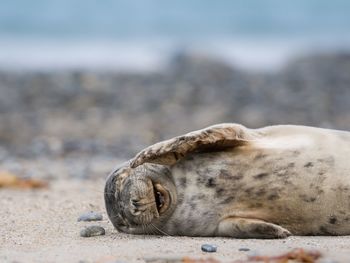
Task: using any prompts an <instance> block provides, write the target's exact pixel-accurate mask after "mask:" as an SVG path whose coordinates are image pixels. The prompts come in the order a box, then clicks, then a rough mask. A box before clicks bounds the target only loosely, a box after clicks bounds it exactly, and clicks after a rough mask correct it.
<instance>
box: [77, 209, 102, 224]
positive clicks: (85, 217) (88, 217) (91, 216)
mask: <svg viewBox="0 0 350 263" xmlns="http://www.w3.org/2000/svg"><path fill="white" fill-rule="evenodd" d="M102 218H103V217H102V214H100V213H98V212H94V211H90V212H87V213H84V214H82V215H80V216H79V218H78V222H80V221H101V220H102Z"/></svg>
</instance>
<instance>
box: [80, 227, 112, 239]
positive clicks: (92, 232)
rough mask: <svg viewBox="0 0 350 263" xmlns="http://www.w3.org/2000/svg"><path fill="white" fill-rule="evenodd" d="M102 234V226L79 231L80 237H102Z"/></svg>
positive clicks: (103, 232) (103, 231) (103, 230)
mask: <svg viewBox="0 0 350 263" xmlns="http://www.w3.org/2000/svg"><path fill="white" fill-rule="evenodd" d="M104 234H106V231H105V229H104V228H103V227H102V226H88V227H85V228H84V229H82V230H81V231H80V236H81V237H93V236H103V235H104Z"/></svg>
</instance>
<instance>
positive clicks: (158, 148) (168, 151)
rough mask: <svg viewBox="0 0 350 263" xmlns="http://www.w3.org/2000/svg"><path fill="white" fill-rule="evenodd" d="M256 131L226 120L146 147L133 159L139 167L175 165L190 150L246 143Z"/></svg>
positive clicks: (205, 149)
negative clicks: (150, 164)
mask: <svg viewBox="0 0 350 263" xmlns="http://www.w3.org/2000/svg"><path fill="white" fill-rule="evenodd" d="M256 137H257V135H256V134H255V133H254V132H253V131H252V130H249V129H247V128H246V127H244V126H242V125H239V124H230V123H223V124H218V125H213V126H210V127H208V128H205V129H202V130H198V131H194V132H190V133H187V134H185V135H182V136H178V137H175V138H173V139H170V140H166V141H162V142H159V143H156V144H154V145H151V146H149V147H147V148H146V149H144V150H142V151H141V152H140V153H138V154H137V155H136V157H135V158H134V159H133V160H131V164H130V166H131V167H132V168H136V167H137V166H139V165H141V164H143V163H147V162H149V163H156V164H163V165H173V164H175V163H176V162H177V161H178V160H180V159H182V158H184V157H185V156H186V155H187V154H189V153H192V152H201V151H220V150H223V149H225V148H231V147H236V146H240V145H244V144H246V143H248V142H249V141H252V140H254V139H256Z"/></svg>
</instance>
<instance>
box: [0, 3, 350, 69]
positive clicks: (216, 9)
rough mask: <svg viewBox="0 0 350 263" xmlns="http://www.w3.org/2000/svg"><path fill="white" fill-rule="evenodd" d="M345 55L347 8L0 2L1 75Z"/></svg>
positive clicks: (271, 62) (265, 63) (271, 63)
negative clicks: (178, 58) (176, 57)
mask: <svg viewBox="0 0 350 263" xmlns="http://www.w3.org/2000/svg"><path fill="white" fill-rule="evenodd" d="M325 49H326V50H339V49H345V50H348V49H350V1H347V0H333V1H331V0H293V1H281V0H264V1H262V0H245V1H244V0H236V1H231V0H222V1H209V0H190V1H185V0H178V1H171V2H170V1H161V0H124V1H118V0H102V1H97V0H50V1H47V0H32V1H21V0H2V1H1V6H0V67H7V68H9V67H10V68H11V67H13V68H28V67H29V68H33V67H34V68H37V67H39V68H40V67H44V68H48V67H49V68H52V67H53V68H62V67H63V68H65V67H98V68H100V67H112V68H116V67H120V68H124V69H125V68H126V69H141V70H145V69H154V68H157V67H159V66H161V65H162V64H163V63H164V62H165V61H166V60H167V59H168V57H169V56H170V55H171V54H172V53H173V52H175V51H178V50H190V51H196V52H205V53H212V54H214V55H216V56H220V57H222V58H224V59H226V60H228V61H229V62H232V63H238V64H240V65H241V66H247V67H254V66H255V67H257V68H259V67H271V68H273V67H277V66H278V65H279V64H281V63H282V62H283V61H284V59H285V58H286V57H288V56H291V55H292V54H295V53H301V52H308V51H309V50H313V51H314V50H325Z"/></svg>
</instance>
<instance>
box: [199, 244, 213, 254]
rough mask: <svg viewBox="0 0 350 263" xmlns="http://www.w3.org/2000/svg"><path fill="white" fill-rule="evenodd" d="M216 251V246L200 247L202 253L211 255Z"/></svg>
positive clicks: (206, 245)
mask: <svg viewBox="0 0 350 263" xmlns="http://www.w3.org/2000/svg"><path fill="white" fill-rule="evenodd" d="M216 250H217V246H215V245H210V244H204V245H202V251H203V252H210V253H212V252H216Z"/></svg>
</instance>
